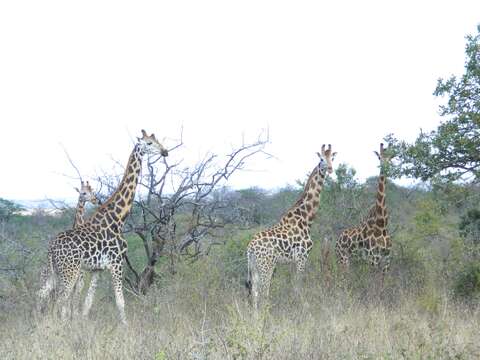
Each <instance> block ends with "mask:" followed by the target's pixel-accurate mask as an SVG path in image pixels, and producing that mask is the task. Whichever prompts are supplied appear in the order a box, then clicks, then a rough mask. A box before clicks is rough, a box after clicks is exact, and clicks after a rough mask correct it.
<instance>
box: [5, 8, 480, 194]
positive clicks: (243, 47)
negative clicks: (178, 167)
mask: <svg viewBox="0 0 480 360" xmlns="http://www.w3.org/2000/svg"><path fill="white" fill-rule="evenodd" d="M479 14H480V1H478V0H476V1H458V0H457V1H419V0H417V1H353V0H352V1H288V2H287V1H259V0H256V1H226V0H221V1H198V0H197V1H168V2H166V1H151V2H150V1H148V2H146V1H142V2H139V1H137V2H125V1H98V0H96V1H81V2H71V1H18V0H17V1H2V2H0V154H1V162H2V163H1V165H2V166H1V168H2V176H0V197H4V198H8V199H42V198H45V197H48V198H75V197H76V193H75V192H74V190H73V187H74V186H78V184H76V182H75V181H73V180H71V179H69V178H67V177H65V176H64V175H63V174H67V175H71V176H74V175H75V171H74V170H73V168H72V167H71V166H70V165H69V162H68V160H67V158H66V156H65V154H64V152H63V150H62V145H63V146H65V148H67V150H68V152H69V153H70V156H71V157H72V159H73V160H74V161H75V163H76V165H77V166H78V167H79V169H80V171H81V172H82V174H83V176H84V177H86V178H88V177H89V176H94V175H95V174H96V173H97V172H98V171H99V170H100V169H110V168H112V167H113V164H112V158H115V159H117V160H120V161H122V162H126V160H127V158H128V155H129V153H130V151H131V150H132V140H131V139H132V138H133V137H134V136H137V135H139V134H140V129H142V128H145V129H146V130H147V132H154V133H155V134H156V135H157V137H158V138H161V139H165V142H166V145H167V146H168V145H171V144H173V142H174V140H173V139H175V138H177V137H178V135H179V133H180V128H181V126H182V125H183V128H184V143H185V147H184V148H183V149H182V150H178V151H176V152H174V153H172V157H175V159H173V158H172V161H174V160H178V159H185V164H186V165H188V164H194V163H195V161H196V160H198V159H199V158H200V157H202V156H203V154H204V153H205V152H206V151H213V152H216V153H219V154H226V153H227V152H228V151H229V150H230V149H231V146H232V145H233V146H235V145H237V144H239V143H240V142H241V140H242V136H245V137H246V138H247V139H248V138H255V137H256V136H257V135H258V134H259V133H260V132H261V130H262V129H265V128H268V129H269V132H270V141H271V143H270V145H269V146H268V147H267V149H266V150H267V151H268V152H269V153H271V154H273V155H274V156H275V158H274V159H270V160H263V158H261V157H259V158H258V160H257V161H255V162H251V163H250V166H249V168H250V169H252V170H254V171H249V172H244V173H241V174H240V173H239V174H237V176H235V177H234V178H232V180H231V181H230V183H229V185H231V186H233V187H236V188H239V187H247V186H260V187H264V188H276V187H280V186H284V185H286V184H289V183H290V184H292V183H294V182H295V180H296V179H301V178H303V177H304V176H305V174H306V173H308V172H309V171H311V169H312V168H313V167H314V166H315V165H316V163H317V157H316V155H315V152H316V151H318V150H319V149H320V146H321V144H322V143H331V144H332V145H333V147H334V149H335V150H336V151H338V157H337V159H336V164H338V163H340V162H346V163H348V164H350V165H351V166H353V167H355V168H356V170H357V171H358V175H359V177H360V178H365V177H368V176H372V175H375V174H377V160H376V157H375V156H374V155H373V150H376V149H377V147H378V144H379V142H380V141H381V140H382V138H383V137H384V136H385V135H386V134H388V133H395V134H396V135H397V137H399V138H404V139H407V140H413V139H414V138H415V136H416V135H417V134H418V132H419V130H420V128H423V129H424V130H431V129H434V128H435V127H436V126H437V125H438V123H439V121H440V117H439V116H438V104H439V102H438V100H437V99H435V98H434V96H433V95H432V92H433V91H434V89H435V86H436V81H437V79H438V78H439V77H448V76H450V75H451V74H461V73H462V72H463V63H464V46H465V39H464V37H465V35H466V34H468V33H475V32H476V26H477V24H478V23H480V16H479Z"/></svg>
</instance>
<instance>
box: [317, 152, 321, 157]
mask: <svg viewBox="0 0 480 360" xmlns="http://www.w3.org/2000/svg"><path fill="white" fill-rule="evenodd" d="M317 156H318V157H319V158H320V159H321V158H322V155H320V153H319V152H318V151H317Z"/></svg>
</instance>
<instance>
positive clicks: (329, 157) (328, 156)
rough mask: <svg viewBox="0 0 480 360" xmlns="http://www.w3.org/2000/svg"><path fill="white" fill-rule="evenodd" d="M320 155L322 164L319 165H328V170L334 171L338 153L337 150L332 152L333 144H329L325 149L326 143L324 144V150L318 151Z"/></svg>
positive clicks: (329, 171)
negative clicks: (334, 162)
mask: <svg viewBox="0 0 480 360" xmlns="http://www.w3.org/2000/svg"><path fill="white" fill-rule="evenodd" d="M317 155H318V157H319V158H320V164H319V166H320V167H321V168H322V167H325V166H326V167H327V171H328V173H329V174H331V173H332V172H333V165H332V163H333V160H334V159H335V155H337V153H336V152H332V145H331V144H328V148H327V149H325V144H323V145H322V150H321V153H318V152H317Z"/></svg>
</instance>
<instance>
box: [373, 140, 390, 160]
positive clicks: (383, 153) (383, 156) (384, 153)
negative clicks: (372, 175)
mask: <svg viewBox="0 0 480 360" xmlns="http://www.w3.org/2000/svg"><path fill="white" fill-rule="evenodd" d="M389 150H390V148H385V147H384V146H383V143H380V152H378V151H374V153H375V155H377V158H378V160H379V161H380V165H385V164H388V163H389V162H390V160H392V157H393V156H392V154H391V153H390V151H389Z"/></svg>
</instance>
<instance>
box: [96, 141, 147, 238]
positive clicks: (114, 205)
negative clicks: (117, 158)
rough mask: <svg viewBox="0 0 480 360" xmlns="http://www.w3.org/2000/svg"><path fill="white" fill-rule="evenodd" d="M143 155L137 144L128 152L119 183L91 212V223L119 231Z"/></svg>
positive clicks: (133, 190) (140, 167) (129, 207)
mask: <svg viewBox="0 0 480 360" xmlns="http://www.w3.org/2000/svg"><path fill="white" fill-rule="evenodd" d="M143 155H144V154H143V151H142V150H141V148H140V146H139V145H138V144H137V145H136V146H135V147H134V149H133V151H132V153H131V154H130V158H129V159H128V163H127V166H126V168H125V173H124V175H123V179H122V181H121V182H120V185H119V186H118V188H117V190H116V191H115V192H114V193H113V194H112V195H111V196H110V198H109V199H108V200H107V201H106V202H105V203H104V204H103V205H102V206H100V207H99V208H98V209H97V210H96V211H95V212H94V213H93V215H92V216H91V218H90V223H91V224H94V225H96V224H99V225H100V226H102V227H108V228H110V230H112V231H114V232H116V233H121V231H122V228H123V224H124V223H125V220H126V218H127V215H128V213H129V212H130V209H131V208H132V204H133V199H134V198H135V189H136V187H137V183H138V178H139V176H140V171H141V169H142V157H143Z"/></svg>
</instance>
